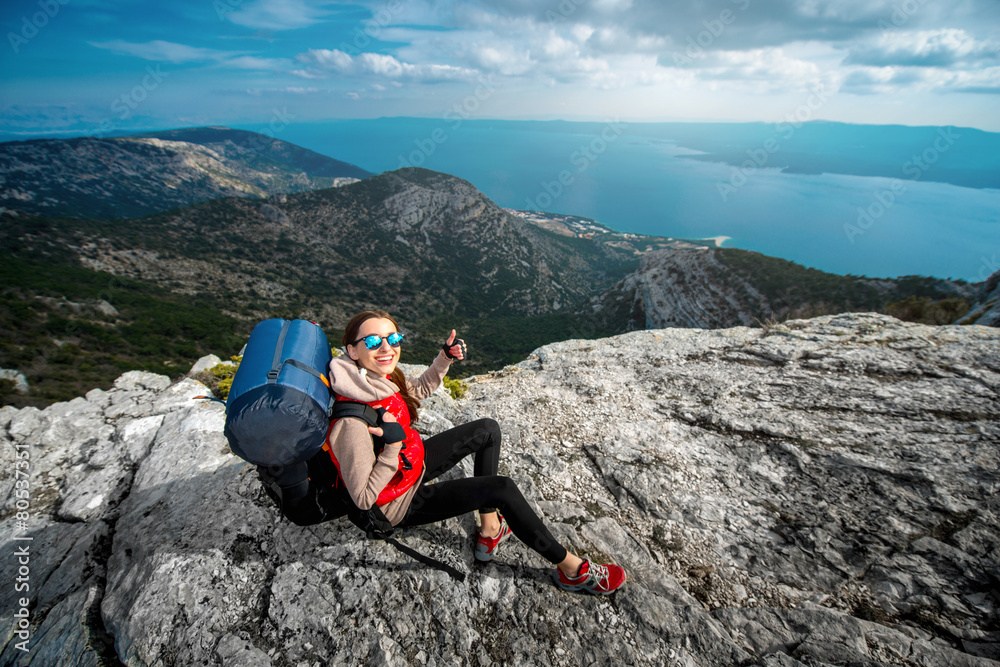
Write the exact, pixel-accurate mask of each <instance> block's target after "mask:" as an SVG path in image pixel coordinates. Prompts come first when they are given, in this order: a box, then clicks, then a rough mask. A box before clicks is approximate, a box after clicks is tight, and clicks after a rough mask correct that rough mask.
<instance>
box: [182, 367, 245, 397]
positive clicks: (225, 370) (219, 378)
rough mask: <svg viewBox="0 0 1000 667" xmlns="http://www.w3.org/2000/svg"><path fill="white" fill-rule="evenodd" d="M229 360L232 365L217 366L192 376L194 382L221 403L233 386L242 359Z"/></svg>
mask: <svg viewBox="0 0 1000 667" xmlns="http://www.w3.org/2000/svg"><path fill="white" fill-rule="evenodd" d="M229 360H230V361H232V362H233V363H232V364H218V365H216V366H213V367H212V368H209V369H208V370H205V371H202V372H201V373H198V374H197V375H195V376H194V379H195V380H198V381H199V382H201V383H202V384H203V385H205V386H206V387H208V389H209V391H211V392H212V396H214V397H215V398H219V399H222V400H223V401H224V400H226V399H227V398H229V389H230V388H231V387H232V386H233V378H234V377H236V371H237V369H238V368H239V367H240V362H241V361H243V357H240V356H232V357H230V358H229Z"/></svg>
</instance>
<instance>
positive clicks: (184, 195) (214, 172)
mask: <svg viewBox="0 0 1000 667" xmlns="http://www.w3.org/2000/svg"><path fill="white" fill-rule="evenodd" d="M370 175H371V174H370V173H369V172H367V171H365V170H363V169H361V168H360V167H356V166H354V165H349V164H347V163H344V162H341V161H339V160H334V159H333V158H327V157H326V156H322V155H320V154H318V153H314V152H313V151H309V150H308V149H305V148H302V147H299V146H295V145H293V144H289V143H287V142H283V141H280V140H278V139H272V138H270V137H267V136H266V135H262V134H258V133H253V132H246V131H243V130H230V129H228V128H195V129H187V130H170V131H165V132H154V133H147V134H142V135H135V136H128V137H115V138H108V139H99V138H92V137H80V138H75V139H34V140H29V141H19V142H6V143H2V144H0V207H3V208H8V209H13V210H20V211H24V212H28V213H36V214H44V215H67V216H74V217H85V218H127V217H136V216H143V215H149V214H152V213H157V212H160V211H164V210H167V209H171V208H177V207H180V206H187V205H191V204H195V203H199V202H202V201H207V200H211V199H216V198H218V197H224V196H241V197H255V198H262V197H265V196H268V195H270V194H276V193H280V192H300V191H304V190H313V189H316V188H320V187H331V186H334V185H339V184H343V183H345V182H351V181H353V180H357V179H359V178H365V177H367V176H370Z"/></svg>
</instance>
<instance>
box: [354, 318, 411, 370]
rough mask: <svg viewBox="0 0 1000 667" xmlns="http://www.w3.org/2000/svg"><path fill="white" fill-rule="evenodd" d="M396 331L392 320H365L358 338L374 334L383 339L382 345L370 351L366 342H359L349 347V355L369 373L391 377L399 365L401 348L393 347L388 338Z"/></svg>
mask: <svg viewBox="0 0 1000 667" xmlns="http://www.w3.org/2000/svg"><path fill="white" fill-rule="evenodd" d="M395 331H396V327H395V326H394V325H393V323H392V322H391V321H390V320H387V319H384V318H381V317H373V318H371V319H368V320H365V321H364V322H362V323H361V328H360V329H358V335H357V338H365V337H366V336H371V335H373V334H374V335H376V336H381V337H382V343H381V344H380V345H379V346H378V347H377V348H375V349H374V350H369V349H368V348H367V347H365V342H364V341H363V340H359V341H358V342H357V343H354V344H349V345H348V346H347V353H348V354H349V355H351V359H354V361H356V362H358V366H360V367H361V368H364V369H367V370H368V372H370V373H377V374H379V375H382V376H385V375H389V374H390V373H392V372H393V371H394V370H396V364H397V363H399V352H400V348H399V347H392V346H391V345H389V341H387V340H386V337H387V336H388V335H389V334H391V333H395Z"/></svg>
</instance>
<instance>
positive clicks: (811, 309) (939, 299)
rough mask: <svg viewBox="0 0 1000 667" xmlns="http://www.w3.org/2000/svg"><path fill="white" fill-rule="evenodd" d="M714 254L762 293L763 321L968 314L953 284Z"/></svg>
mask: <svg viewBox="0 0 1000 667" xmlns="http://www.w3.org/2000/svg"><path fill="white" fill-rule="evenodd" d="M715 253H716V257H717V258H718V260H719V261H720V262H721V263H722V264H723V265H724V266H725V267H726V268H728V269H730V270H731V271H733V272H734V273H735V274H737V275H738V276H740V277H742V278H743V279H745V280H747V281H748V282H749V283H750V284H752V285H753V286H754V287H756V288H757V289H758V290H760V291H761V292H762V293H763V295H764V297H765V298H766V299H767V300H768V302H769V303H770V304H771V307H772V312H770V313H762V314H761V316H760V321H764V322H769V323H774V322H776V321H782V320H785V319H789V318H807V317H817V316H820V315H829V314H835V313H841V312H849V311H873V312H880V313H886V314H888V315H892V316H893V317H896V318H899V319H901V320H906V321H910V322H921V323H925V324H950V323H952V322H955V321H956V320H958V318H960V317H961V316H962V315H964V314H965V313H966V312H968V310H969V304H968V303H967V302H966V300H965V299H963V298H960V297H956V296H955V291H954V288H953V287H951V284H950V283H949V282H947V281H944V280H940V279H938V278H928V277H925V276H903V277H901V278H895V279H892V280H883V281H877V280H873V279H869V278H865V277H859V276H851V275H847V276H842V275H838V274H834V273H826V272H824V271H819V270H817V269H810V268H806V267H804V266H802V265H800V264H796V263H794V262H790V261H788V260H784V259H779V258H777V257H768V256H766V255H762V254H760V253H756V252H750V251H747V250H738V249H735V248H720V249H718V250H716V251H715ZM722 278H723V277H721V276H720V279H722ZM880 283H881V284H880ZM954 284H955V285H965V284H966V283H964V281H956V282H955V283H954ZM877 285H878V286H877Z"/></svg>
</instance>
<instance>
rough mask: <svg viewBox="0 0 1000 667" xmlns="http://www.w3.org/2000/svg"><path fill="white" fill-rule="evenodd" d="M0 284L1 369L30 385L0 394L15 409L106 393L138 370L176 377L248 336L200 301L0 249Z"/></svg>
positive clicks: (236, 344) (239, 325)
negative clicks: (126, 374)
mask: <svg viewBox="0 0 1000 667" xmlns="http://www.w3.org/2000/svg"><path fill="white" fill-rule="evenodd" d="M0 284H3V285H4V288H3V291H2V292H0V333H2V339H3V343H2V344H0V367H3V368H12V369H17V370H19V371H21V372H22V373H24V375H25V377H26V378H27V380H28V384H29V386H30V389H29V391H28V393H27V394H20V393H18V392H16V391H13V390H12V388H11V387H7V386H4V387H2V388H0V391H3V394H2V400H3V403H4V404H11V405H15V406H17V407H23V406H26V405H35V406H45V405H48V404H49V403H52V402H55V401H64V400H69V399H71V398H74V397H76V396H80V395H83V394H85V393H86V392H87V391H90V390H91V389H93V388H95V387H101V388H107V387H109V386H110V384H111V383H112V382H113V381H114V380H115V379H116V378H117V377H118V376H119V375H121V374H122V373H124V372H126V371H130V370H146V371H151V372H154V373H162V374H165V375H171V376H177V375H180V374H183V373H185V372H186V371H187V370H188V369H189V368H190V367H191V364H192V363H194V361H196V360H197V359H198V358H199V357H202V356H204V355H206V354H209V353H212V352H216V351H219V350H233V349H239V347H240V346H241V345H242V344H243V341H244V339H245V336H246V334H245V333H243V327H242V325H241V324H240V323H238V322H237V321H236V320H233V319H232V318H231V317H227V316H225V315H222V314H221V313H220V312H219V311H218V309H217V308H215V307H213V306H212V305H210V304H206V303H205V302H204V301H203V300H201V299H197V298H191V297H189V296H182V295H173V294H170V293H169V292H167V291H165V290H161V289H158V288H156V287H153V286H150V285H146V284H143V283H139V282H136V281H131V280H127V279H123V278H120V277H117V276H113V275H111V274H107V273H102V272H98V271H92V270H89V269H84V268H81V267H77V266H70V265H67V264H61V263H59V262H48V263H43V262H40V261H38V260H33V259H23V258H19V257H15V256H12V255H11V254H10V253H8V252H0Z"/></svg>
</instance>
